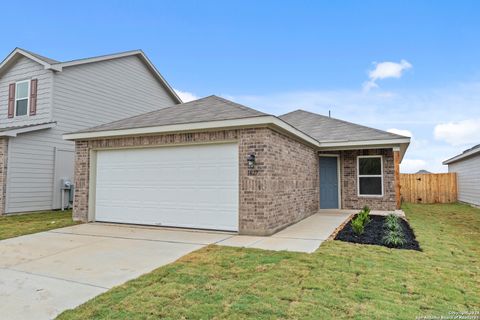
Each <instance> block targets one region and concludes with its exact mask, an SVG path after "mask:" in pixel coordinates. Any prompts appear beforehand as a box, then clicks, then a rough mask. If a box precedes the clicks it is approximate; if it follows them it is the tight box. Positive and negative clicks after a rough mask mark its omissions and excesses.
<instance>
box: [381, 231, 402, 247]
mask: <svg viewBox="0 0 480 320" xmlns="http://www.w3.org/2000/svg"><path fill="white" fill-rule="evenodd" d="M382 240H383V243H384V244H385V245H387V246H392V247H400V246H403V245H404V244H405V243H406V240H405V236H404V235H403V232H402V231H401V230H400V231H394V230H388V231H387V234H386V235H385V236H384V237H383V239H382Z"/></svg>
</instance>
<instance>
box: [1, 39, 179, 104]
mask: <svg viewBox="0 0 480 320" xmlns="http://www.w3.org/2000/svg"><path fill="white" fill-rule="evenodd" d="M19 56H24V57H27V58H29V59H31V60H33V61H35V62H37V63H39V64H41V65H43V66H44V68H45V69H50V70H53V71H57V72H61V71H62V70H63V68H68V67H72V66H79V65H84V64H89V63H95V62H101V61H107V60H113V59H120V58H124V57H130V56H137V57H138V58H139V59H140V60H141V61H142V62H143V63H144V64H145V65H146V67H147V69H148V70H149V71H150V72H151V73H152V75H153V76H154V77H155V79H157V80H158V81H159V82H160V84H161V85H162V86H163V87H164V88H165V89H166V90H167V92H168V93H169V94H170V96H171V97H172V98H173V99H174V100H175V101H176V102H177V103H182V100H181V99H180V97H179V96H178V95H177V93H176V92H175V90H173V88H172V87H171V86H170V84H168V82H167V81H166V80H165V78H163V76H162V75H161V74H160V72H159V71H158V70H157V68H155V66H154V65H153V63H152V62H151V61H150V60H149V59H148V58H147V56H146V55H145V53H143V51H142V50H133V51H126V52H120V53H114V54H108V55H103V56H97V57H91V58H85V59H76V60H71V61H65V62H60V61H57V60H54V59H50V58H47V57H44V56H42V55H39V54H37V53H34V52H31V51H28V50H25V49H21V48H15V49H14V50H13V51H12V52H11V53H10V54H9V55H8V56H7V57H6V58H5V59H4V60H3V61H2V62H1V63H0V74H1V73H2V72H3V70H5V69H7V68H8V67H9V66H11V65H13V64H14V63H15V62H16V61H17V59H18V57H19Z"/></svg>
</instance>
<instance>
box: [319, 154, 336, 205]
mask: <svg viewBox="0 0 480 320" xmlns="http://www.w3.org/2000/svg"><path fill="white" fill-rule="evenodd" d="M321 157H335V158H337V181H338V188H337V189H338V209H339V210H340V209H342V182H341V181H342V180H341V179H340V177H341V174H340V155H339V154H319V155H318V180H319V181H318V200H320V187H321V186H320V158H321ZM319 207H320V206H319ZM319 209H320V208H319ZM325 210H328V209H325Z"/></svg>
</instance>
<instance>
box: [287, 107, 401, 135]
mask: <svg viewBox="0 0 480 320" xmlns="http://www.w3.org/2000/svg"><path fill="white" fill-rule="evenodd" d="M279 118H280V119H282V120H283V121H285V122H287V123H289V124H291V125H292V126H294V127H295V128H297V129H299V130H301V131H303V132H304V133H306V134H308V135H310V136H312V137H313V138H315V139H317V140H318V141H319V142H347V141H368V140H386V139H389V140H391V139H405V138H408V137H405V136H401V135H398V134H394V133H390V132H386V131H383V130H379V129H374V128H370V127H366V126H362V125H359V124H355V123H351V122H347V121H344V120H339V119H335V118H331V117H327V116H322V115H320V114H317V113H313V112H308V111H304V110H296V111H293V112H290V113H287V114H284V115H281V116H280V117H279Z"/></svg>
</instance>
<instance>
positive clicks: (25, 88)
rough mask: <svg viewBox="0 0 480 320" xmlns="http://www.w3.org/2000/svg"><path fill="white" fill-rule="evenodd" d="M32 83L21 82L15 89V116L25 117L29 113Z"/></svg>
mask: <svg viewBox="0 0 480 320" xmlns="http://www.w3.org/2000/svg"><path fill="white" fill-rule="evenodd" d="M29 96H30V81H28V80H26V81H20V82H17V83H16V87H15V116H25V115H27V112H28V102H29Z"/></svg>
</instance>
